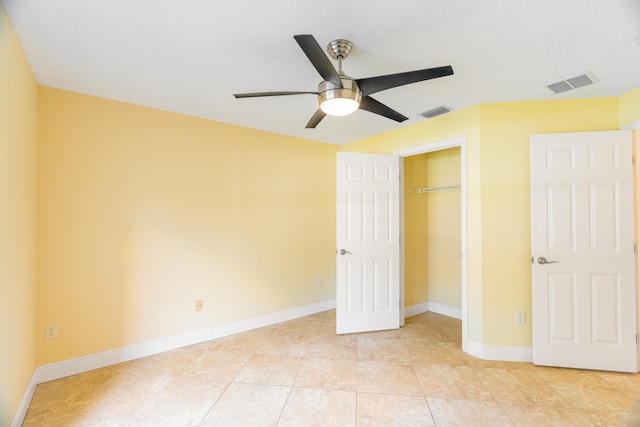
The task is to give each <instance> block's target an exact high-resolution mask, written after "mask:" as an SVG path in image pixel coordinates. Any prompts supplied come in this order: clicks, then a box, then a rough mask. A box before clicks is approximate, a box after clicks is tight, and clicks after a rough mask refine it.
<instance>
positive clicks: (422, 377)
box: [416, 365, 495, 402]
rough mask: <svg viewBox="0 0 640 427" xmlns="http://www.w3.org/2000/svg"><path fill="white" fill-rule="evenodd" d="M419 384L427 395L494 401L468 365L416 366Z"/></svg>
mask: <svg viewBox="0 0 640 427" xmlns="http://www.w3.org/2000/svg"><path fill="white" fill-rule="evenodd" d="M416 374H417V376H418V380H419V381H420V386H421V388H422V391H423V393H424V395H425V396H427V397H442V398H450V399H464V400H479V401H485V402H489V401H494V400H495V399H494V398H493V395H492V394H491V392H490V391H489V389H487V388H486V387H485V385H484V384H483V382H482V381H481V379H480V378H479V377H478V375H477V374H476V372H475V370H474V369H473V368H471V367H469V366H455V365H454V366H448V365H428V366H423V367H420V368H416Z"/></svg>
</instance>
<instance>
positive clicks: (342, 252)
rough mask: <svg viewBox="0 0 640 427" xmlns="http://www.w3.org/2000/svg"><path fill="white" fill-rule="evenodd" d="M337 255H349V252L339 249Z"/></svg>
mask: <svg viewBox="0 0 640 427" xmlns="http://www.w3.org/2000/svg"><path fill="white" fill-rule="evenodd" d="M338 253H339V254H340V255H344V254H351V252H349V251H346V250H344V249H340V250H339V251H338Z"/></svg>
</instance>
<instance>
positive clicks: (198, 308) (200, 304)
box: [196, 299, 202, 311]
mask: <svg viewBox="0 0 640 427" xmlns="http://www.w3.org/2000/svg"><path fill="white" fill-rule="evenodd" d="M196 311H202V300H201V299H197V300H196Z"/></svg>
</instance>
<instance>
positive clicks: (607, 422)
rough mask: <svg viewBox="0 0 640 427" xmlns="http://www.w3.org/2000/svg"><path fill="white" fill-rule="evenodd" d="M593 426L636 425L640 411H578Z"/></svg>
mask: <svg viewBox="0 0 640 427" xmlns="http://www.w3.org/2000/svg"><path fill="white" fill-rule="evenodd" d="M580 412H581V414H582V416H583V417H585V418H586V419H587V420H588V421H589V422H590V423H591V424H592V425H594V426H595V427H612V426H616V427H638V426H640V413H629V412H609V411H584V410H581V411H580Z"/></svg>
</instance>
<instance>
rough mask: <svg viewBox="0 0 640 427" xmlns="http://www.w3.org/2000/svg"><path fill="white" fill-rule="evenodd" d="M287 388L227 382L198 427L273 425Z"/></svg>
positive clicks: (287, 390) (267, 426)
mask: <svg viewBox="0 0 640 427" xmlns="http://www.w3.org/2000/svg"><path fill="white" fill-rule="evenodd" d="M290 390H291V388H290V387H282V386H270V385H262V384H240V383H231V384H230V385H229V387H228V388H227V389H226V390H225V392H224V393H223V395H222V396H221V397H220V399H219V400H218V401H217V402H216V404H215V405H214V406H213V408H212V409H211V411H210V412H209V413H208V414H207V415H206V416H205V418H204V419H203V420H202V422H201V423H200V424H198V426H199V427H212V426H220V427H247V426H252V427H262V426H265V427H273V426H276V425H277V423H278V418H279V417H280V414H281V413H282V408H283V407H284V405H285V402H286V401H287V396H289V392H290Z"/></svg>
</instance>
